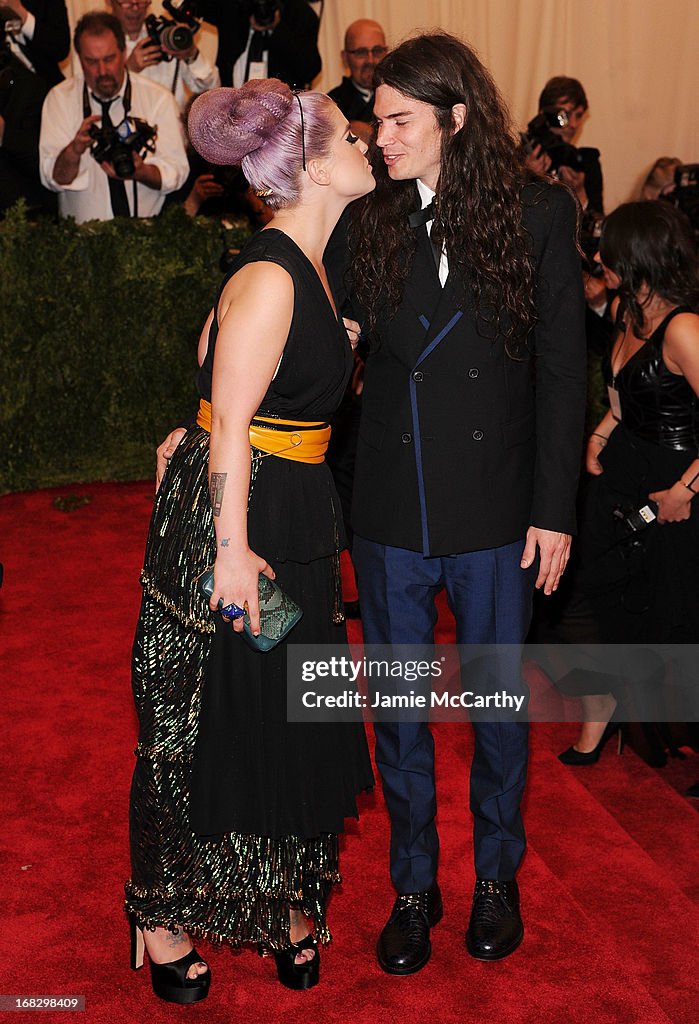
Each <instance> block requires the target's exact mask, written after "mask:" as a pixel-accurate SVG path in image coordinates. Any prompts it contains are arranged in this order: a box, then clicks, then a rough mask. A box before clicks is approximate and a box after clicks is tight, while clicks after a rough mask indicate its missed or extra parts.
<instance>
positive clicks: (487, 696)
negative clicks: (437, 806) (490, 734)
mask: <svg viewBox="0 0 699 1024" xmlns="http://www.w3.org/2000/svg"><path fill="white" fill-rule="evenodd" d="M698 680H699V645H635V646H634V645H628V644H623V645H622V644H619V645H613V644H560V645H556V644H530V645H508V644H481V645H476V644H473V645H453V644H452V645H435V646H426V645H411V644H402V645H393V646H388V645H376V644H373V645H366V646H361V645H354V646H329V645H301V644H289V645H288V654H287V716H288V719H289V721H292V722H309V721H312V722H323V721H362V720H373V721H378V722H400V721H418V720H424V719H429V720H430V721H461V720H472V721H476V720H477V721H546V722H559V721H569V720H572V721H578V720H579V719H580V705H579V698H580V696H581V695H583V694H587V693H607V692H609V693H612V694H614V696H615V698H616V699H617V703H618V704H619V705H620V706H621V707H623V708H624V711H625V717H626V719H628V720H635V721H643V722H677V721H681V722H695V721H699V685H698V683H697V681H698Z"/></svg>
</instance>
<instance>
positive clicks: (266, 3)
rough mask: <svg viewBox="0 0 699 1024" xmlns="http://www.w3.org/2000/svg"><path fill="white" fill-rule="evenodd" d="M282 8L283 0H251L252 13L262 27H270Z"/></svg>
mask: <svg viewBox="0 0 699 1024" xmlns="http://www.w3.org/2000/svg"><path fill="white" fill-rule="evenodd" d="M281 9H282V0H251V4H250V13H251V15H252V16H253V18H254V19H255V21H256V22H257V24H258V25H259V26H260V28H270V26H271V25H273V24H274V19H275V17H276V15H277V11H281Z"/></svg>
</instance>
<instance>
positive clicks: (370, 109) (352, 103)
mask: <svg viewBox="0 0 699 1024" xmlns="http://www.w3.org/2000/svg"><path fill="white" fill-rule="evenodd" d="M328 96H329V97H330V99H331V100H333V101H334V102H335V103H337V105H338V107H339V108H340V110H341V111H342V113H343V114H344V115H345V117H346V118H347V120H348V121H365V122H366V123H367V124H371V121H372V118H373V116H374V99H373V97H372V98H371V100H370V101H369V102H368V103H367V101H366V100H365V99H364V97H363V96H362V94H361V93H360V92H359V90H358V89H355V87H354V85H353V84H352V79H351V78H349V77H348V76H347V75H345V77H344V78H343V79H342V82H341V84H340V85H337V86H336V87H335V88H334V89H331V90H330V92H329V93H328Z"/></svg>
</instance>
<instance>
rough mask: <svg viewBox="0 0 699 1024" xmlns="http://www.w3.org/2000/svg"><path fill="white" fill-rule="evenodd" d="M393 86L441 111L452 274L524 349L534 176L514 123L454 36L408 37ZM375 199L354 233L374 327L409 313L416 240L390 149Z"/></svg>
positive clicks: (383, 69)
mask: <svg viewBox="0 0 699 1024" xmlns="http://www.w3.org/2000/svg"><path fill="white" fill-rule="evenodd" d="M374 81H375V85H376V86H377V87H378V86H379V85H388V86H391V88H393V89H396V90H397V91H398V92H401V93H403V95H405V96H408V97H410V98H412V99H416V100H420V101H422V102H423V103H428V104H430V106H432V107H433V108H434V113H435V117H436V120H437V124H438V126H439V128H440V129H441V135H442V141H441V165H440V175H439V182H438V184H437V195H436V199H435V221H434V227H433V232H432V233H433V238H434V239H435V241H437V242H444V244H445V247H446V251H447V257H448V260H449V266H450V270H451V271H452V272H453V271H456V272H457V274H458V275H459V277H460V278H461V280H462V281H463V283H464V285H465V286H468V287H470V289H471V293H472V295H473V298H474V302H475V308H476V313H477V315H478V317H479V319H480V322H481V326H482V327H484V328H487V332H486V333H487V334H488V335H490V334H492V333H493V329H495V331H497V332H501V333H502V335H504V338H505V343H506V345H507V347H508V351H510V352H511V353H513V354H515V353H516V352H517V351H519V349H520V347H521V345H522V343H523V342H524V341H525V339H526V337H527V335H528V333H529V331H530V330H531V328H532V327H533V326H534V323H535V321H536V309H535V305H534V269H533V266H532V262H531V259H530V257H529V255H528V248H527V234H526V231H525V229H524V227H523V224H522V197H521V190H522V186H523V184H524V183H525V181H526V180H527V179H526V174H525V170H524V166H523V163H522V156H521V153H519V152H518V149H517V146H516V144H515V142H514V139H513V137H512V135H511V132H510V124H509V115H508V112H507V108H506V106H505V103H504V101H503V100H502V98H501V96H500V94H499V93H498V90H497V87H496V86H495V83H494V82H493V80H492V78H491V77H490V75H489V73H488V72H487V71H486V69H485V68H484V67H483V65H482V64H481V62H480V61H479V59H478V57H477V56H476V54H475V53H474V52H473V50H472V49H471V48H470V47H469V46H467V45H466V44H465V43H463V42H462V41H461V40H460V39H456V38H455V37H454V36H450V35H446V34H435V35H423V36H417V37H416V38H414V39H409V40H407V41H406V42H404V43H402V44H401V45H400V46H399V47H397V49H395V50H393V51H392V52H391V53H389V54H388V56H387V57H385V58H384V60H383V61H382V62H381V63H380V64H379V65H378V67H377V69H376V72H375V78H374ZM458 103H463V104H465V106H466V123H465V125H464V127H463V128H462V129H461V131H458V132H456V133H455V134H452V107H453V106H454V105H455V104H458ZM371 159H372V165H373V169H374V174H375V177H376V181H377V186H376V191H375V192H373V193H372V194H371V195H369V196H367V197H366V199H364V200H363V201H362V202H361V203H360V204H358V205H357V208H356V210H355V216H354V224H353V228H352V231H351V235H350V238H351V244H352V248H353V251H354V262H353V276H354V281H355V288H356V289H357V291H358V293H359V297H360V299H361V300H362V301H363V303H364V305H365V306H366V308H367V310H368V313H369V327H370V328H371V327H374V326H375V325H376V321H377V318H378V316H379V315H380V313H381V312H383V313H385V314H387V315H388V316H392V315H393V314H395V312H396V310H397V308H398V306H399V305H400V301H401V297H402V295H403V291H404V287H405V283H406V280H407V277H408V273H409V269H410V263H411V257H412V255H413V253H414V252H415V246H416V240H415V238H414V236H413V233H412V232H411V233H410V236H408V235H407V231H408V228H407V223H408V215H409V213H410V212H411V210H412V209H413V208H414V206H415V184H414V182H413V181H396V182H394V181H391V180H390V178H389V176H388V171H387V169H386V165H385V163H384V161H383V159H382V156H381V151H380V150H378V148H377V147H376V146H374V147H373V152H372V155H371Z"/></svg>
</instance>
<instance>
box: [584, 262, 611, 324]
mask: <svg viewBox="0 0 699 1024" xmlns="http://www.w3.org/2000/svg"><path fill="white" fill-rule="evenodd" d="M583 290H584V292H585V302H586V303H587V304H588V306H589V307H590V309H591V310H593V311H594V312H595V313H596V312H597V311H598V310H604V309H606V308H607V303H608V302H609V296H608V295H607V286H606V284H605V283H604V278H603V277H594V276H593V275H592V274H588V273H587V271H586V270H583Z"/></svg>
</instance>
